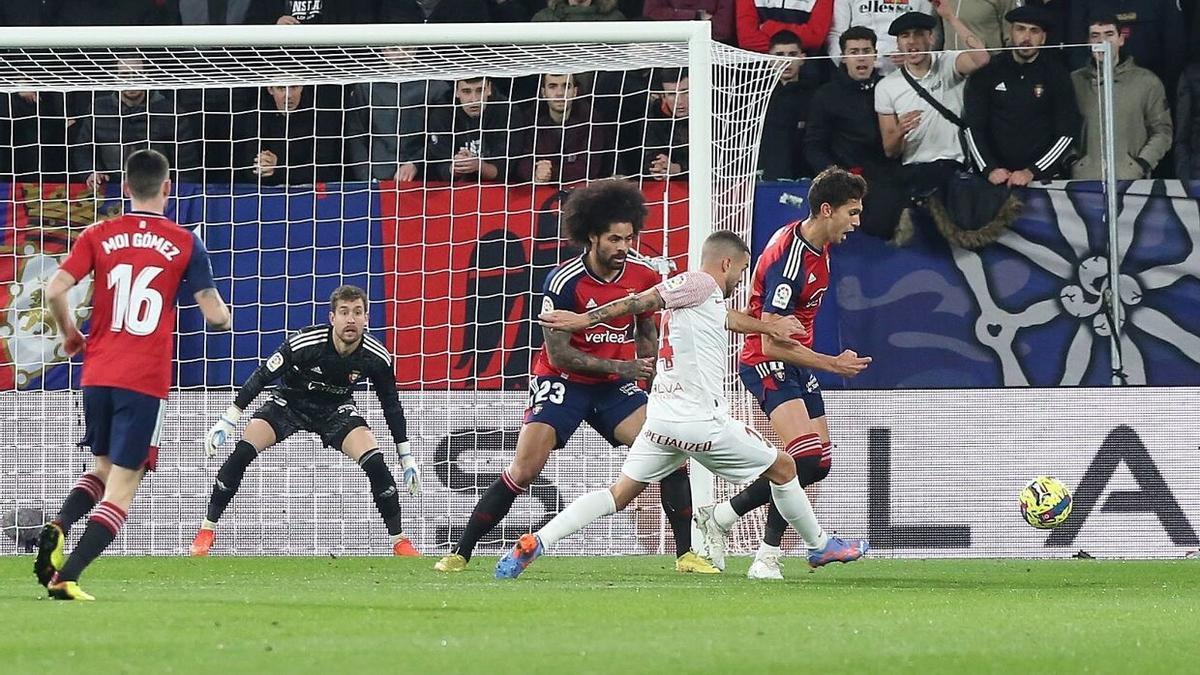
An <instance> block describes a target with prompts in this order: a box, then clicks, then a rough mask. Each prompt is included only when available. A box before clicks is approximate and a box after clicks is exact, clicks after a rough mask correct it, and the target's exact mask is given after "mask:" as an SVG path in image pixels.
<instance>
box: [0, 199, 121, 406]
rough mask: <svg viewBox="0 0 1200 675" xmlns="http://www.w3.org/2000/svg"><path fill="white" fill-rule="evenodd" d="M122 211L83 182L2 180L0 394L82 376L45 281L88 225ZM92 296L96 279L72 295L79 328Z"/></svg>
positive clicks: (58, 385)
mask: <svg viewBox="0 0 1200 675" xmlns="http://www.w3.org/2000/svg"><path fill="white" fill-rule="evenodd" d="M121 212H122V206H121V200H120V199H119V198H116V199H111V198H107V197H103V196H101V197H96V196H95V195H93V194H92V190H91V189H90V188H87V187H86V186H84V185H61V184H26V183H17V184H7V183H5V184H0V311H2V312H3V314H0V391H5V390H12V389H64V388H67V387H68V386H70V385H71V383H72V380H73V379H74V381H76V382H77V381H78V377H79V371H78V368H73V367H71V365H70V361H69V359H68V358H67V356H66V354H64V353H63V350H62V342H61V340H60V339H59V337H58V327H57V325H56V324H55V323H54V319H53V317H51V315H50V310H49V309H48V308H47V307H46V305H45V299H44V297H43V293H44V291H45V285H46V283H47V282H48V281H49V280H50V277H51V276H53V275H54V272H55V271H57V270H58V266H59V264H60V263H61V262H62V260H63V259H64V258H65V257H66V254H67V251H68V250H69V249H70V244H71V242H72V241H74V239H75V238H76V237H78V236H79V235H80V234H81V233H82V232H83V230H84V229H85V228H86V227H87V226H88V225H91V224H92V223H93V222H95V221H97V220H102V219H104V218H108V217H111V216H113V215H118V214H120V213H121ZM90 296H91V281H90V279H85V280H83V281H82V282H81V283H80V284H79V285H78V286H76V287H75V289H74V290H73V291H72V292H71V295H70V298H71V303H72V305H73V306H75V307H79V308H80V309H79V310H78V311H77V312H76V317H75V320H76V322H78V323H79V324H80V325H86V322H87V318H88V316H89V314H90V311H89V310H88V303H89V299H90Z"/></svg>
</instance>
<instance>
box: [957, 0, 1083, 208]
mask: <svg viewBox="0 0 1200 675" xmlns="http://www.w3.org/2000/svg"><path fill="white" fill-rule="evenodd" d="M1004 19H1005V21H1006V22H1007V23H1008V24H1009V34H1008V39H1009V44H1011V45H1012V46H1013V47H1016V49H1014V50H1012V51H1005V52H1002V53H1000V54H997V55H996V56H994V57H992V60H991V62H990V63H988V64H987V65H986V66H984V67H983V68H981V69H980V70H979V72H977V73H975V75H973V76H972V77H971V79H970V81H969V82H967V90H966V93H965V95H964V106H965V110H966V114H965V115H964V117H965V119H966V121H967V125H968V127H969V128H968V131H967V135H966V145H967V152H968V153H969V154H970V157H969V158H968V159H969V160H970V162H971V163H972V164H974V166H975V168H976V169H978V170H979V171H980V173H982V174H983V175H984V176H986V177H987V179H988V181H989V182H991V183H992V184H993V185H1008V186H1009V187H1022V186H1025V185H1028V184H1029V183H1030V182H1031V181H1034V180H1039V181H1041V180H1050V179H1052V178H1054V177H1056V176H1058V175H1060V174H1062V173H1063V169H1064V162H1063V159H1064V158H1065V157H1066V156H1067V154H1068V150H1069V149H1070V147H1071V144H1072V143H1074V141H1075V138H1076V136H1078V135H1079V125H1080V118H1079V110H1078V107H1077V106H1076V103H1075V91H1074V89H1073V88H1072V86H1071V75H1070V73H1068V72H1067V69H1066V67H1065V66H1063V65H1062V64H1061V63H1060V62H1059V60H1058V59H1055V58H1052V54H1051V53H1045V54H1043V53H1042V51H1041V50H1040V49H1039V47H1041V46H1042V45H1044V44H1045V43H1046V34H1047V32H1048V31H1049V30H1050V29H1051V28H1052V26H1053V23H1052V21H1053V19H1052V16H1051V15H1050V14H1049V13H1048V12H1046V11H1045V10H1043V9H1041V8H1038V7H1018V8H1016V9H1014V10H1012V11H1011V12H1009V13H1007V14H1005V15H1004Z"/></svg>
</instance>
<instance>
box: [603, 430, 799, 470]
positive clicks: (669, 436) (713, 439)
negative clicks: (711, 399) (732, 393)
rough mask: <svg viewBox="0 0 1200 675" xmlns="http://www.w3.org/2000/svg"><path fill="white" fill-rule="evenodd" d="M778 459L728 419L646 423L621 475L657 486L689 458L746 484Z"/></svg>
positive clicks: (774, 452)
mask: <svg viewBox="0 0 1200 675" xmlns="http://www.w3.org/2000/svg"><path fill="white" fill-rule="evenodd" d="M777 456H778V451H777V450H776V449H775V448H773V447H771V445H770V444H769V443H767V442H766V440H764V439H763V437H762V436H761V435H759V433H758V432H756V431H754V430H753V429H751V428H750V427H748V426H746V425H745V424H742V423H741V422H738V421H736V420H734V419H732V418H730V417H728V416H726V417H723V418H721V419H715V420H706V421H702V422H667V421H664V420H655V419H650V418H647V419H646V424H645V425H644V426H642V431H641V433H639V434H638V437H637V440H635V441H634V442H633V446H632V447H630V448H629V455H628V456H626V458H625V464H624V465H623V466H622V467H621V473H623V474H625V475H626V476H628V477H629V478H632V479H633V480H636V481H638V482H639V483H657V482H658V481H660V480H662V479H663V478H666V477H667V476H669V475H670V474H671V472H673V471H675V470H676V469H678V468H679V467H680V466H681V465H682V464H683V463H684V462H685V461H687V459H688V458H689V457H690V458H692V459H695V460H696V461H697V462H700V463H701V464H703V465H704V466H705V467H707V468H708V470H709V471H712V472H713V473H714V474H716V475H718V476H720V477H721V478H724V479H725V480H727V481H729V482H731V483H749V482H752V481H754V480H756V479H757V478H758V477H759V476H761V475H762V474H763V473H764V472H765V471H766V470H767V469H769V468H770V467H771V465H772V464H774V463H775V458H776V457H777Z"/></svg>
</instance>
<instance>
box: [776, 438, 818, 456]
mask: <svg viewBox="0 0 1200 675" xmlns="http://www.w3.org/2000/svg"><path fill="white" fill-rule="evenodd" d="M784 452H786V453H787V454H789V455H791V456H792V457H807V456H809V455H816V456H820V455H821V437H820V436H819V435H817V434H801V435H800V436H797V437H796V438H794V439H792V442H791V443H788V445H787V447H786V448H784Z"/></svg>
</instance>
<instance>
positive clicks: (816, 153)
mask: <svg viewBox="0 0 1200 675" xmlns="http://www.w3.org/2000/svg"><path fill="white" fill-rule="evenodd" d="M875 42H876V35H875V31H873V30H871V29H870V28H867V27H866V26H852V27H851V28H849V29H847V30H846V31H844V32H843V33H842V34H841V36H839V38H838V43H839V46H840V47H841V49H842V54H843V57H842V65H841V67H840V68H838V69H837V71H835V72H834V75H833V80H832V81H831V82H828V83H826V84H824V85H822V86H821V88H820V89H818V90H817V94H816V97H815V98H814V99H813V102H812V108H811V109H810V110H809V116H808V127H807V129H806V133H805V136H804V156H805V158H806V159H807V160H808V165H809V166H810V167H812V168H813V170H815V171H822V170H824V169H825V168H826V167H829V166H832V165H837V166H840V167H842V168H844V169H847V170H849V171H852V172H854V173H858V174H870V173H874V172H875V171H876V170H877V169H880V168H884V167H886V166H887V165H889V164H890V162H889V161H888V159H887V157H885V156H884V154H883V140H882V139H881V138H880V136H879V121H878V119H877V117H876V115H875V85H876V83H878V82H879V80H880V78H881V75H880V74H879V72H878V71H876V69H875V64H876V62H877V59H878V56H877V54H876V52H875Z"/></svg>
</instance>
